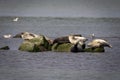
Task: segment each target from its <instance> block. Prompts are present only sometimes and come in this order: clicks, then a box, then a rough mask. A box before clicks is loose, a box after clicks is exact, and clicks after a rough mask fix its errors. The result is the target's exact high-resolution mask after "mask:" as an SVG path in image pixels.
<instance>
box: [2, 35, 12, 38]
mask: <svg viewBox="0 0 120 80" xmlns="http://www.w3.org/2000/svg"><path fill="white" fill-rule="evenodd" d="M3 37H4V38H11V37H12V35H10V34H7V35H3Z"/></svg>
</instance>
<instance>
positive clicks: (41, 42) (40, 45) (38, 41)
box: [19, 35, 51, 52]
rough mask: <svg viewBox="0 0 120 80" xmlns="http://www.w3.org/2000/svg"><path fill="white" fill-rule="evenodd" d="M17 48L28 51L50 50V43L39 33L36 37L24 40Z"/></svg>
mask: <svg viewBox="0 0 120 80" xmlns="http://www.w3.org/2000/svg"><path fill="white" fill-rule="evenodd" d="M19 50H22V51H29V52H41V51H49V50H51V44H50V43H49V42H48V41H47V40H46V38H45V37H44V36H43V35H41V36H39V37H37V38H33V39H30V40H25V41H24V42H23V43H22V44H21V45H20V47H19Z"/></svg>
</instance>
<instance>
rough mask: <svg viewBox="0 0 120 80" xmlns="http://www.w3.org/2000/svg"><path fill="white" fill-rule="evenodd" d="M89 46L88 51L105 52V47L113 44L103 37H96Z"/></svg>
mask: <svg viewBox="0 0 120 80" xmlns="http://www.w3.org/2000/svg"><path fill="white" fill-rule="evenodd" d="M87 46H88V47H89V48H86V49H85V51H86V52H104V51H105V49H104V47H109V48H112V46H111V45H110V44H109V43H108V42H107V41H106V40H103V39H94V40H92V41H91V42H89V43H88V44H87Z"/></svg>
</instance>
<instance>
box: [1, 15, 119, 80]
mask: <svg viewBox="0 0 120 80" xmlns="http://www.w3.org/2000/svg"><path fill="white" fill-rule="evenodd" d="M12 19H13V17H0V47H2V46H4V45H8V46H10V50H8V51H5V50H1V51H0V80H119V79H120V77H119V74H120V69H119V68H120V54H119V53H120V50H119V48H120V45H119V44H120V27H119V26H120V19H118V18H50V17H47V18H44V17H37V18H36V17H20V19H19V20H18V22H13V21H12ZM24 31H28V32H32V33H36V34H43V35H46V36H48V37H50V38H56V37H60V36H65V35H69V34H75V33H78V34H82V35H83V36H85V37H88V38H89V35H90V34H92V33H94V34H95V35H96V37H99V38H103V39H106V40H108V41H109V42H110V43H111V44H112V46H113V48H112V49H110V48H105V50H106V52H104V53H88V52H84V53H77V54H75V53H71V52H51V51H48V52H37V53H30V52H22V51H18V50H17V49H18V47H19V45H20V44H21V43H22V40H21V39H12V38H11V39H4V38H3V37H2V35H4V34H11V35H15V34H17V33H20V32H24Z"/></svg>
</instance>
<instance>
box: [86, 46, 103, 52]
mask: <svg viewBox="0 0 120 80" xmlns="http://www.w3.org/2000/svg"><path fill="white" fill-rule="evenodd" d="M84 51H85V52H105V49H104V47H99V48H85V49H84Z"/></svg>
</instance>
